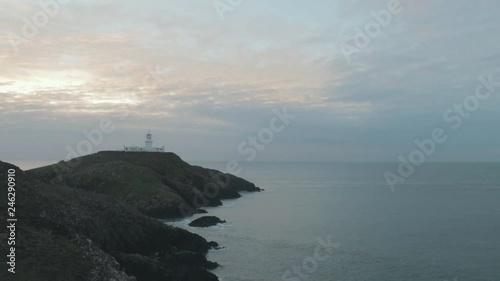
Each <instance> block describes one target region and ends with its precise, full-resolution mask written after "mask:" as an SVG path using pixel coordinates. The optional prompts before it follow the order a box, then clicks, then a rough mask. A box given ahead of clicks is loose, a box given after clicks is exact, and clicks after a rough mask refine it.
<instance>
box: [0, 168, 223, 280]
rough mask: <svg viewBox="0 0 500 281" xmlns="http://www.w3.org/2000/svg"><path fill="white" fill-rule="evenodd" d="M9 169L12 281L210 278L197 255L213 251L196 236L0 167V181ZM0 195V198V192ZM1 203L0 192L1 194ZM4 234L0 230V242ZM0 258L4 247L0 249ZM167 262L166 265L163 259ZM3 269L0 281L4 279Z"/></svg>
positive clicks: (100, 197) (117, 203)
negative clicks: (14, 239) (14, 240)
mask: <svg viewBox="0 0 500 281" xmlns="http://www.w3.org/2000/svg"><path fill="white" fill-rule="evenodd" d="M11 168H13V169H16V180H17V181H16V184H17V185H16V195H17V198H18V201H17V203H16V210H18V212H17V218H18V222H17V225H16V230H17V231H18V232H17V235H18V239H19V241H22V243H21V244H20V246H19V247H18V252H16V253H17V260H16V267H17V268H22V270H19V273H16V278H15V280H16V281H17V280H53V281H59V280H61V281H62V280H76V281H101V280H102V281H104V280H106V281H107V280H116V281H132V280H137V281H169V280H171V281H174V280H175V281H188V280H201V281H203V280H210V281H212V280H217V277H216V276H215V275H213V274H212V273H210V272H208V271H207V269H208V268H213V266H214V264H213V263H211V262H209V261H207V260H206V258H205V254H206V253H207V251H208V250H209V249H210V248H212V247H214V244H213V243H209V242H207V241H206V240H205V239H204V238H202V237H201V236H199V235H196V234H193V233H190V232H188V231H186V230H183V229H179V228H174V227H170V226H167V225H165V224H163V223H161V222H159V221H157V220H156V219H153V218H151V217H148V216H146V215H144V214H142V213H140V212H139V211H137V210H136V209H135V208H132V207H131V206H130V205H129V204H127V203H125V202H123V201H122V200H119V199H116V198H114V197H111V196H108V195H105V194H100V193H96V192H90V191H88V190H85V189H77V188H68V186H65V185H58V184H49V183H47V182H46V181H44V180H41V179H40V178H38V177H36V176H34V175H33V174H31V173H28V174H27V173H24V172H23V171H21V170H20V169H19V168H18V167H15V166H13V165H11V164H8V163H4V162H0V181H1V182H2V185H3V186H6V184H7V183H6V182H5V181H6V179H7V177H6V172H7V170H8V169H11ZM1 192H2V193H3V192H5V190H4V189H3V190H2V191H1ZM1 196H2V198H7V196H6V194H1ZM0 219H2V220H4V221H5V220H6V213H5V212H0ZM5 231H6V229H5V228H4V229H0V236H1V237H5V234H6V233H5ZM0 251H1V252H7V244H6V243H0ZM167 257H168V259H167ZM6 274H7V270H2V271H1V272H0V280H10V279H9V277H10V276H7V275H6Z"/></svg>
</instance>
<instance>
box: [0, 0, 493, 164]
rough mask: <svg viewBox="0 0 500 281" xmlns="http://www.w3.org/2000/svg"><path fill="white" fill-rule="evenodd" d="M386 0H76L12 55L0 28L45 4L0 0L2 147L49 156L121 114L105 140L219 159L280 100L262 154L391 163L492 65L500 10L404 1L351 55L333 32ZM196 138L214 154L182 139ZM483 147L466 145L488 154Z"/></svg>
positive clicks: (358, 22) (5, 30)
mask: <svg viewBox="0 0 500 281" xmlns="http://www.w3.org/2000/svg"><path fill="white" fill-rule="evenodd" d="M387 3H388V1H378V0H377V1H371V2H370V3H366V2H363V1H347V0H346V1H337V2H335V3H332V1H317V2H315V3H306V2H303V3H297V2H294V3H291V2H289V1H281V0H280V1H276V2H272V3H270V2H267V1H260V0H259V1H252V2H246V3H245V4H244V5H240V6H238V7H237V8H236V9H235V10H234V11H232V12H231V14H230V15H228V17H227V18H226V20H224V21H221V20H220V19H219V17H218V16H217V13H216V12H215V11H214V9H213V7H212V5H211V2H210V1H207V2H199V1H181V2H179V1H170V0H169V1H161V2H158V1H152V0H151V1H146V2H140V3H139V2H136V1H122V2H120V3H117V2H112V1H79V0H74V1H71V2H70V3H68V4H67V5H64V6H61V7H60V11H59V13H58V14H57V15H56V16H54V17H53V18H51V19H50V21H49V22H48V24H47V25H46V26H44V27H43V28H40V30H39V33H38V34H37V35H36V37H35V38H33V39H32V40H28V41H27V42H25V43H23V44H22V45H20V46H19V50H18V51H17V52H15V51H14V50H13V49H12V46H11V44H10V43H9V40H8V39H9V32H10V33H12V32H13V33H15V34H18V35H22V28H23V20H22V18H23V17H25V18H27V19H31V18H32V16H33V14H34V13H36V12H37V11H40V7H39V6H38V2H37V1H24V2H22V3H21V2H12V1H11V2H4V3H2V6H1V8H2V9H3V10H6V11H10V12H9V13H8V15H6V16H5V17H3V18H2V19H1V20H0V26H1V28H0V39H1V40H0V65H1V66H2V72H0V107H1V108H0V110H1V111H0V115H1V117H2V119H1V121H0V124H1V126H2V131H3V132H5V133H4V134H5V137H2V140H1V141H0V145H2V146H1V147H12V146H14V148H16V149H9V150H6V149H0V152H1V153H0V154H1V155H5V156H4V157H6V158H8V159H17V158H18V157H20V156H18V152H16V151H18V150H19V149H21V148H23V154H25V155H27V156H23V157H24V158H29V157H30V156H29V155H34V156H33V157H35V158H37V159H36V160H39V159H51V160H54V161H56V160H58V159H59V158H60V155H61V154H64V147H65V146H66V145H68V144H71V143H74V142H77V141H78V139H79V138H81V137H82V136H81V130H83V129H89V128H92V127H95V126H96V124H98V122H99V120H101V119H102V118H116V116H120V115H121V114H123V113H124V112H127V113H128V114H129V115H128V117H127V119H126V120H117V121H116V126H117V131H116V132H115V133H114V134H113V135H110V136H108V139H107V141H106V142H105V144H103V147H102V148H103V149H104V148H106V149H112V148H116V149H119V148H120V147H121V146H122V145H123V142H124V141H123V139H127V138H134V137H135V136H136V135H140V134H142V133H143V131H144V130H148V129H154V130H155V131H156V133H157V134H156V135H157V136H158V139H160V140H161V139H163V140H165V141H164V142H165V143H167V144H168V145H169V147H171V148H172V149H173V150H175V151H179V152H180V153H181V154H182V156H185V157H187V158H189V159H203V160H210V159H213V160H221V158H224V159H226V158H231V157H237V156H238V155H237V152H236V151H235V149H234V148H235V146H236V145H237V144H238V143H239V142H240V141H241V140H244V139H245V138H246V137H247V136H248V134H251V133H252V132H255V131H256V130H258V129H260V126H264V125H265V123H266V122H268V121H269V120H268V118H270V117H269V116H271V110H272V109H273V108H275V107H278V108H281V107H283V106H287V107H289V108H292V109H294V110H295V112H297V113H298V116H299V117H298V118H297V121H296V124H295V126H296V127H294V126H291V127H290V129H289V131H287V132H285V133H284V134H283V136H284V137H283V138H279V141H280V142H281V143H282V144H283V146H279V145H276V147H275V151H276V152H275V153H273V150H272V149H270V150H269V151H268V152H267V153H266V155H263V156H262V157H264V160H273V159H278V160H287V159H295V160H297V159H298V160H300V159H302V158H303V159H302V160H311V161H313V160H318V159H320V160H326V159H332V160H335V159H344V160H349V159H354V160H356V159H357V160H363V159H364V158H365V157H364V155H367V157H369V158H370V159H379V160H380V159H382V160H391V159H393V156H394V155H397V153H401V152H402V151H404V149H407V148H408V146H409V145H411V141H412V140H411V138H415V137H418V136H419V134H421V133H422V134H425V133H426V131H427V130H428V129H429V128H431V129H432V127H433V126H437V125H436V123H438V124H439V122H440V115H441V114H442V112H443V110H444V109H446V108H447V107H449V106H450V105H453V103H455V102H459V101H461V100H462V99H463V98H464V97H465V96H467V95H469V94H471V93H472V92H473V91H474V87H475V85H476V84H477V77H478V76H479V75H481V74H485V73H490V72H494V71H496V70H498V66H499V63H500V54H499V52H498V50H497V48H496V46H498V43H499V40H500V38H499V36H498V34H500V32H499V30H498V29H499V28H498V27H499V26H500V22H499V21H500V20H499V19H498V17H497V16H496V14H495V11H496V10H498V8H499V4H498V3H497V2H496V1H481V2H477V3H476V2H470V1H465V0H463V1H453V2H451V1H449V0H438V1H419V2H418V3H415V1H413V2H408V1H402V3H403V5H404V11H403V12H402V13H401V15H400V16H398V17H394V19H393V21H392V22H391V24H390V25H389V26H387V27H386V28H385V29H383V30H382V31H381V33H380V35H379V36H377V37H375V38H373V39H372V40H371V43H370V45H369V46H368V48H366V49H364V50H363V51H362V52H360V53H359V54H357V55H355V56H354V57H353V61H352V63H351V64H348V63H347V62H346V60H345V57H344V56H343V54H342V52H341V51H340V49H339V48H338V45H339V43H340V42H341V41H342V40H344V39H345V34H351V33H352V31H353V29H354V28H355V27H356V26H358V27H362V26H363V25H364V24H366V23H367V22H368V21H370V20H373V17H372V11H378V10H381V9H384V8H385V7H386V5H387ZM451 4H453V5H451ZM350 32H351V33H350ZM497 108H498V100H496V99H491V100H490V101H488V104H484V105H482V110H484V111H482V112H483V113H482V114H484V115H482V114H478V115H477V116H478V117H475V118H476V119H475V120H470V122H471V123H472V124H478V123H477V122H479V120H483V121H484V120H493V119H495V118H498V116H497V114H498V113H497V112H498V110H495V109H497ZM40 128H43V130H42V129H40ZM463 130H464V132H470V133H479V132H478V131H473V130H471V131H469V130H470V129H467V128H464V129H463ZM464 134H465V133H464ZM485 134H487V135H488V139H498V138H499V137H500V136H499V135H498V134H497V133H494V132H491V131H488V132H485ZM21 136H22V137H25V138H26V140H24V141H18V139H19V138H20V137H21ZM203 138H209V139H210V141H209V142H210V143H211V145H212V146H213V151H212V152H207V151H205V150H203V148H202V147H200V146H199V145H195V144H193V142H194V140H200V139H203ZM33 139H37V140H39V142H38V143H37V147H36V148H35V147H32V146H30V145H29V141H30V140H33ZM139 139H140V138H139ZM186 139H190V140H193V141H191V142H188V141H186ZM139 141H140V140H139ZM277 141H278V139H277ZM457 142H459V143H460V141H459V140H457ZM463 142H465V139H464V140H463ZM464 145H465V144H464ZM193 146H194V147H193ZM24 147H28V148H26V149H24ZM40 147H49V148H50V149H42V151H40ZM343 148H344V149H343ZM471 149H472V148H471ZM488 149H490V150H491V151H496V148H495V147H494V145H493V144H491V143H486V142H485V148H482V149H481V151H479V150H478V151H479V152H478V153H479V154H480V155H482V156H477V157H479V158H480V157H483V158H484V159H489V158H488V157H490V156H489V154H488V153H487V152H484V151H488ZM301 151H309V152H310V153H309V154H308V153H303V152H301ZM322 151H323V152H324V153H322ZM360 151H363V152H366V153H365V154H364V155H363V153H360ZM451 151H452V150H451ZM235 154H236V155H235ZM491 155H494V154H491ZM198 156H200V157H198ZM446 157H449V159H454V154H453V153H452V152H449V154H448V155H446V154H445V155H444V156H443V158H445V159H446ZM477 157H475V158H477Z"/></svg>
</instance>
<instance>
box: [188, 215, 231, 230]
mask: <svg viewBox="0 0 500 281" xmlns="http://www.w3.org/2000/svg"><path fill="white" fill-rule="evenodd" d="M225 222H226V221H223V220H221V219H219V218H218V217H214V216H207V217H201V218H198V219H195V220H194V221H192V222H191V223H190V224H189V226H194V227H210V226H214V225H217V224H219V223H225Z"/></svg>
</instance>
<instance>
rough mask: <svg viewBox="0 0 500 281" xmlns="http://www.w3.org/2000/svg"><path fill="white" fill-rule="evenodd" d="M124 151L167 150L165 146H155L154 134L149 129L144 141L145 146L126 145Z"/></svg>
mask: <svg viewBox="0 0 500 281" xmlns="http://www.w3.org/2000/svg"><path fill="white" fill-rule="evenodd" d="M123 150H124V151H128V152H165V146H162V147H154V146H153V134H151V131H149V132H148V133H147V134H146V140H145V141H144V147H140V146H135V145H134V146H124V147H123Z"/></svg>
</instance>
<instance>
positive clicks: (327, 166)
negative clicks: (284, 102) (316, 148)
mask: <svg viewBox="0 0 500 281" xmlns="http://www.w3.org/2000/svg"><path fill="white" fill-rule="evenodd" d="M191 164H196V165H200V166H203V167H208V168H213V169H218V170H221V171H224V170H225V166H226V163H224V162H203V163H191ZM397 168H398V164H397V163H243V164H242V172H241V173H240V174H239V176H240V177H242V178H245V179H247V180H249V181H251V182H253V183H255V184H256V185H257V186H259V187H261V188H263V189H265V191H264V192H260V193H243V194H242V195H243V197H241V198H239V199H234V200H225V201H224V202H223V203H224V205H223V206H221V207H214V208H205V209H206V210H207V211H208V212H209V213H208V215H213V216H217V217H219V218H221V219H223V220H226V221H227V222H226V223H224V224H221V225H217V226H214V227H209V228H193V227H189V226H188V224H189V222H191V221H192V220H193V219H195V218H197V217H199V216H202V215H196V216H194V217H190V218H186V219H182V220H176V221H167V222H166V223H167V224H170V225H174V226H178V227H181V228H185V229H188V230H189V231H191V232H195V233H198V234H200V235H201V236H203V237H205V238H206V239H207V240H209V241H216V242H217V243H219V244H220V245H221V246H222V248H221V249H219V250H212V251H210V252H209V254H208V259H209V260H212V261H215V262H218V263H219V264H220V265H221V267H219V268H217V269H215V270H213V273H214V274H216V275H217V276H218V277H219V278H220V280H223V281H250V280H252V281H279V280H290V281H302V280H309V281H337V280H338V281H445V280H448V281H500V163H426V164H424V165H422V166H420V167H417V168H416V170H415V173H414V174H413V175H411V176H410V177H408V178H407V179H406V181H405V182H404V183H402V184H399V185H397V186H395V188H394V189H391V188H390V187H389V186H388V184H387V182H386V179H385V177H384V173H385V172H386V171H391V172H395V173H397ZM203 215H206V214H203Z"/></svg>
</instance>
